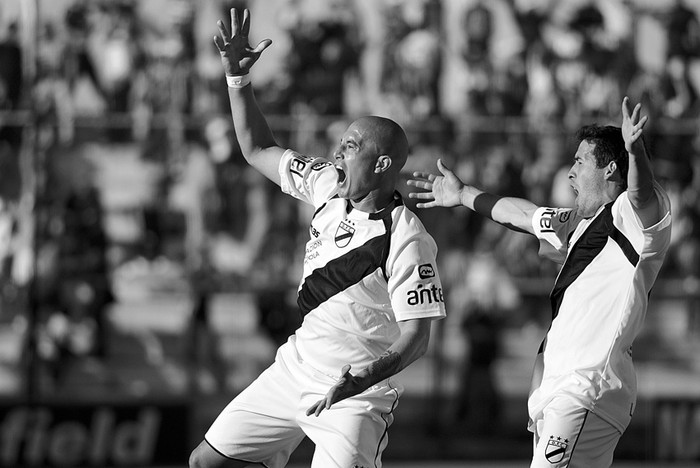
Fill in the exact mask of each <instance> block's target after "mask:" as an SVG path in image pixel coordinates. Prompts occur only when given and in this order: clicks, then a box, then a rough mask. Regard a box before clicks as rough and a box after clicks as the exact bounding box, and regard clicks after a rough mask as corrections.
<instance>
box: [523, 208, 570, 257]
mask: <svg viewBox="0 0 700 468" xmlns="http://www.w3.org/2000/svg"><path fill="white" fill-rule="evenodd" d="M575 227H576V219H575V215H574V214H573V210H571V209H570V208H548V207H540V208H538V209H537V210H535V214H534V215H533V216H532V228H533V229H534V233H535V236H536V237H537V238H538V239H539V240H540V251H539V254H540V256H542V257H545V258H548V259H550V260H553V261H555V262H557V263H563V262H564V260H565V259H566V252H567V249H568V244H569V235H570V234H571V233H572V232H573V230H574V228H575Z"/></svg>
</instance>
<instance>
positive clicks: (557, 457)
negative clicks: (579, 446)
mask: <svg viewBox="0 0 700 468" xmlns="http://www.w3.org/2000/svg"><path fill="white" fill-rule="evenodd" d="M568 446H569V439H563V440H562V438H561V437H554V436H549V442H547V446H546V447H545V449H544V456H545V458H546V459H547V461H548V462H549V463H558V462H560V461H562V459H563V458H564V454H565V453H566V449H567V447H568Z"/></svg>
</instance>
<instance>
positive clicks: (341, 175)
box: [334, 166, 347, 184]
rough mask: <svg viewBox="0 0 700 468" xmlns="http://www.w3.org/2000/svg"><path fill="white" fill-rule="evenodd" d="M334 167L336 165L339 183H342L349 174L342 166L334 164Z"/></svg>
mask: <svg viewBox="0 0 700 468" xmlns="http://www.w3.org/2000/svg"><path fill="white" fill-rule="evenodd" d="M334 167H335V170H336V172H337V173H338V183H339V184H342V183H343V182H345V179H346V178H347V176H346V175H345V171H344V170H343V168H342V167H339V166H334Z"/></svg>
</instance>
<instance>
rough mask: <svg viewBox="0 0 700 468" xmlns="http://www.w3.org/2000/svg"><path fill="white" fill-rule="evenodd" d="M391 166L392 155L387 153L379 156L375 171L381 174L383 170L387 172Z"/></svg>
mask: <svg viewBox="0 0 700 468" xmlns="http://www.w3.org/2000/svg"><path fill="white" fill-rule="evenodd" d="M390 167H391V157H390V156H389V155H386V154H382V155H381V156H379V157H378V158H377V163H376V164H375V165H374V173H375V174H379V173H381V172H386V171H387V170H388V169H389V168H390Z"/></svg>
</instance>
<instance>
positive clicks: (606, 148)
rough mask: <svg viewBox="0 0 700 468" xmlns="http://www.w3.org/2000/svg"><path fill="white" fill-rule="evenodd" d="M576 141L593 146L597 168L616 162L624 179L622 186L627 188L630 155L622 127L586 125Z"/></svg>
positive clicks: (577, 135) (578, 133)
mask: <svg viewBox="0 0 700 468" xmlns="http://www.w3.org/2000/svg"><path fill="white" fill-rule="evenodd" d="M576 141H578V142H579V143H581V142H582V141H586V142H588V143H591V144H593V145H594V146H593V156H594V157H595V163H596V167H599V168H600V167H605V166H607V165H608V164H609V163H610V162H611V161H615V164H617V167H618V169H619V171H620V176H621V177H622V184H623V187H624V188H627V169H628V167H629V155H628V154H627V150H626V149H625V140H624V139H623V138H622V130H621V129H620V127H615V126H612V125H597V124H593V125H584V126H583V127H581V128H580V129H579V130H578V132H576Z"/></svg>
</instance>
